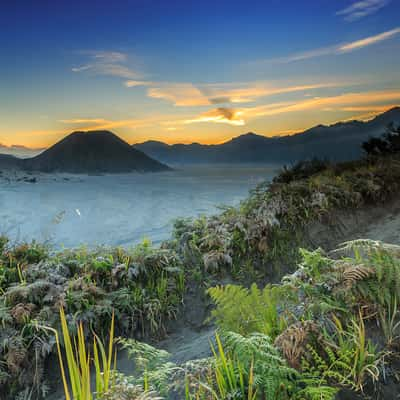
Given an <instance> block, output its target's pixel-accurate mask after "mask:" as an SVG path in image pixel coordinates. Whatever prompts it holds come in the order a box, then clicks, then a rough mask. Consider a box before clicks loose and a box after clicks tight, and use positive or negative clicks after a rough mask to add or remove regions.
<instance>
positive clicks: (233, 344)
mask: <svg viewBox="0 0 400 400" xmlns="http://www.w3.org/2000/svg"><path fill="white" fill-rule="evenodd" d="M224 343H225V346H226V349H227V351H228V352H229V353H230V354H232V355H233V356H234V357H237V359H238V361H239V362H240V363H241V364H242V365H243V366H244V368H245V370H246V371H250V370H252V372H253V374H254V383H255V387H256V389H257V393H259V394H261V393H263V394H264V396H265V399H266V400H276V399H280V398H284V396H286V395H287V394H288V393H289V391H290V390H291V387H292V382H293V378H294V377H295V376H296V375H297V372H296V371H295V370H294V369H292V368H290V367H289V366H288V365H287V364H286V361H285V360H284V359H283V358H282V357H281V355H280V354H279V351H278V349H277V348H276V347H274V346H273V344H272V342H271V339H270V338H269V337H268V336H266V335H263V334H260V333H254V334H251V335H250V336H249V337H244V336H242V335H240V334H238V333H233V332H228V333H225V334H224Z"/></svg>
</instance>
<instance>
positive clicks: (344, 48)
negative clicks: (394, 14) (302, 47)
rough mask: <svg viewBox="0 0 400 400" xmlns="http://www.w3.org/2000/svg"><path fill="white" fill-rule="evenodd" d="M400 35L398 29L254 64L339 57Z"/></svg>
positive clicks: (399, 28)
mask: <svg viewBox="0 0 400 400" xmlns="http://www.w3.org/2000/svg"><path fill="white" fill-rule="evenodd" d="M399 33H400V27H397V28H394V29H391V30H389V31H385V32H382V33H379V34H377V35H373V36H368V37H365V38H363V39H360V40H355V41H353V42H348V43H340V44H336V45H333V46H327V47H321V48H318V49H313V50H309V51H304V52H300V53H295V54H291V55H289V56H286V57H278V58H271V59H268V60H261V61H256V62H255V63H256V64H286V63H291V62H296V61H303V60H308V59H312V58H317V57H323V56H332V55H340V54H344V53H350V52H353V51H356V50H360V49H362V48H364V47H368V46H372V45H374V44H377V43H380V42H383V41H385V40H389V39H391V38H393V37H395V36H396V35H398V34H399Z"/></svg>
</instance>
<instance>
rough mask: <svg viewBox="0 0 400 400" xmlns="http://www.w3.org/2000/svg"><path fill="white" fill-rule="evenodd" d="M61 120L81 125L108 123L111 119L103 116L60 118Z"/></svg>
mask: <svg viewBox="0 0 400 400" xmlns="http://www.w3.org/2000/svg"><path fill="white" fill-rule="evenodd" d="M59 122H61V123H63V124H68V125H81V124H99V125H100V124H106V123H108V122H110V121H108V120H106V119H103V118H77V119H60V120H59Z"/></svg>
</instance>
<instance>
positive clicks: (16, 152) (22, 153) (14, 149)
mask: <svg viewBox="0 0 400 400" xmlns="http://www.w3.org/2000/svg"><path fill="white" fill-rule="evenodd" d="M43 150H45V149H35V148H31V147H25V146H20V145H15V144H14V145H12V146H5V145H3V144H1V143H0V154H9V155H11V156H15V157H19V158H29V157H34V156H37V155H38V154H40V153H41V152H42V151H43Z"/></svg>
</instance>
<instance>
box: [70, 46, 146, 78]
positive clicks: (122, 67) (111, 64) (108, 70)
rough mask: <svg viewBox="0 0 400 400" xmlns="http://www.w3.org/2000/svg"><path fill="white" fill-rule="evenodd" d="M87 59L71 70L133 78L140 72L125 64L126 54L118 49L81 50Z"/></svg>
mask: <svg viewBox="0 0 400 400" xmlns="http://www.w3.org/2000/svg"><path fill="white" fill-rule="evenodd" d="M82 54H84V55H85V56H86V57H87V58H88V60H87V62H86V63H85V64H83V65H79V66H76V67H73V68H72V71H73V72H85V71H87V72H91V73H93V74H96V75H109V76H116V77H119V78H123V79H129V80H135V79H140V78H142V74H141V73H139V72H138V71H136V70H134V69H132V68H131V67H129V66H128V65H126V64H127V61H128V56H127V55H126V54H124V53H121V52H118V51H85V52H82Z"/></svg>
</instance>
